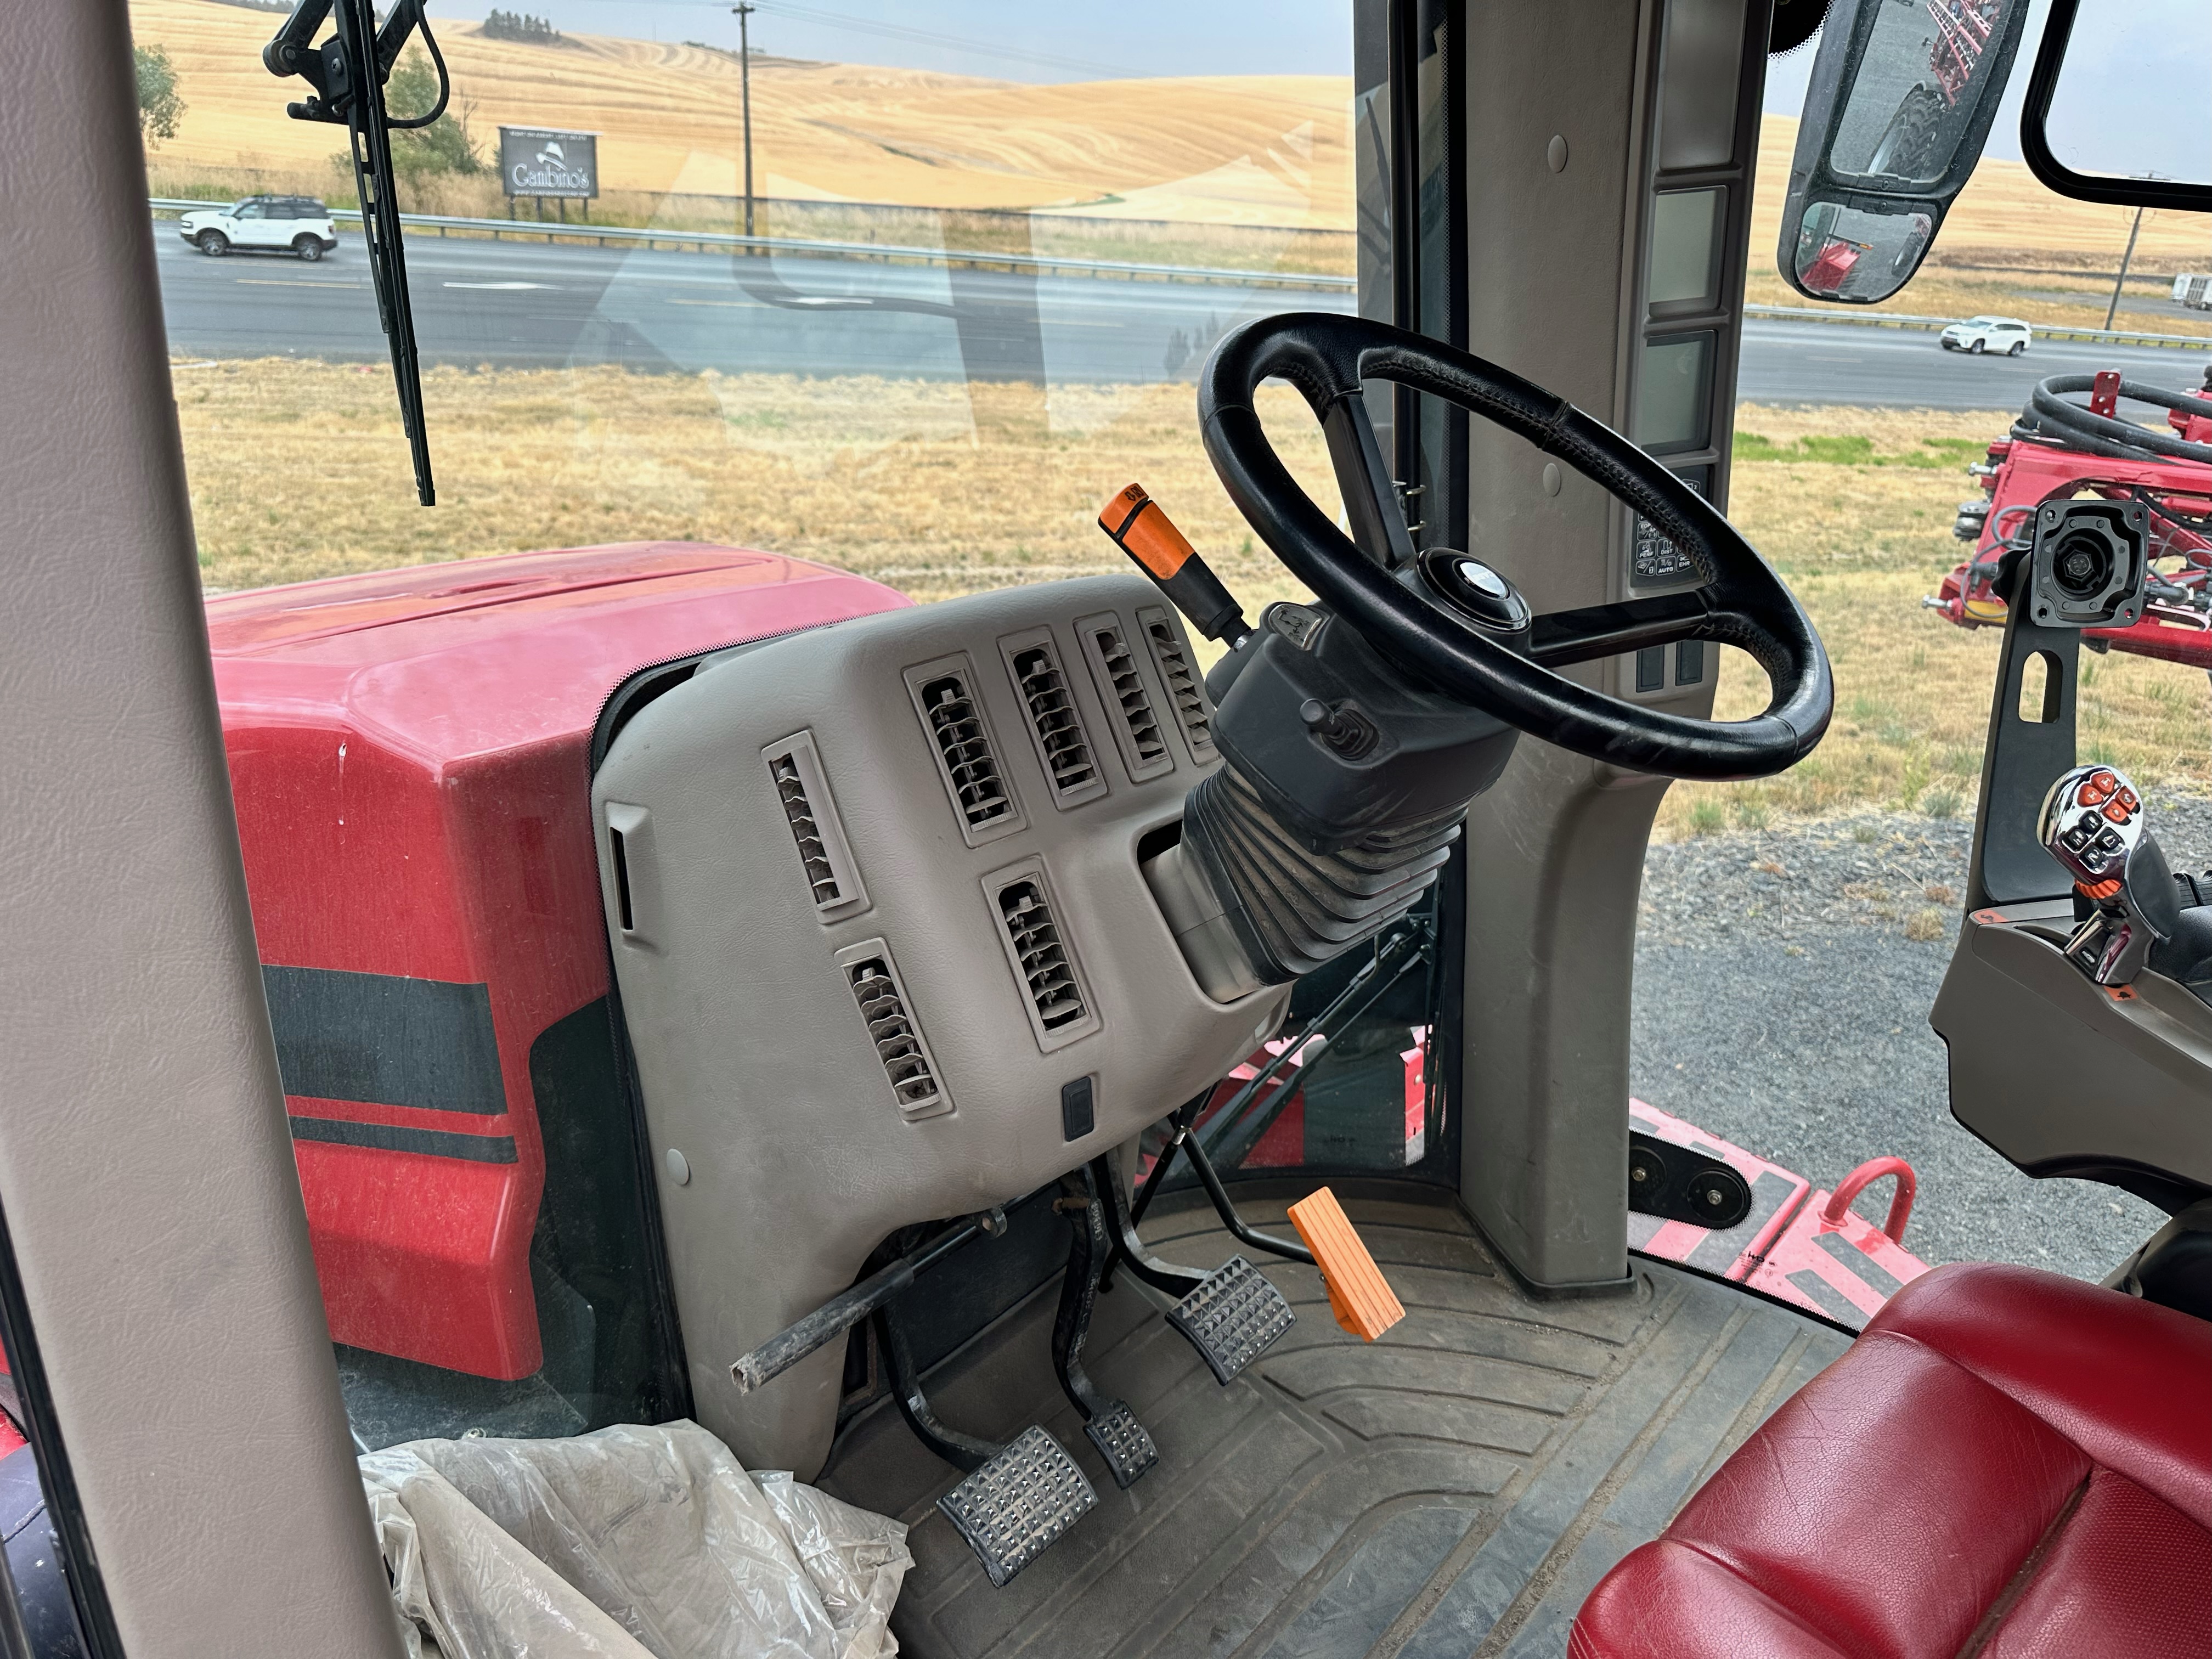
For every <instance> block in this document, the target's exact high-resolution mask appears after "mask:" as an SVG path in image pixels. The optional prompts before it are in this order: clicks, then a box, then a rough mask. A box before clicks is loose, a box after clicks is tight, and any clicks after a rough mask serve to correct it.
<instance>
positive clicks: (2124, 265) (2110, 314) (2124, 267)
mask: <svg viewBox="0 0 2212 1659" xmlns="http://www.w3.org/2000/svg"><path fill="white" fill-rule="evenodd" d="M2158 176H2159V175H2158V174H2157V173H2138V174H2137V175H2136V177H2138V178H2142V179H2156V178H2157V177H2158ZM2142 216H2143V210H2142V209H2141V208H2137V209H2136V222H2135V223H2134V224H2133V225H2132V226H2130V228H2129V230H2128V251H2127V252H2124V253H2123V254H2122V255H2120V280H2119V281H2118V282H2117V283H2113V284H2112V304H2110V305H2108V306H2106V307H2105V331H2106V333H2108V334H2109V333H2110V332H2112V319H2113V318H2115V317H2117V316H2118V315H2119V314H2120V289H2122V288H2123V287H2124V286H2125V284H2126V283H2127V280H2128V266H2129V265H2130V264H2133V263H2134V260H2135V257H2136V237H2137V236H2140V235H2141V234H2142Z"/></svg>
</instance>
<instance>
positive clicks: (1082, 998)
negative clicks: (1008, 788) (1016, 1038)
mask: <svg viewBox="0 0 2212 1659" xmlns="http://www.w3.org/2000/svg"><path fill="white" fill-rule="evenodd" d="M983 890H984V891H985V892H987V893H988V894H989V895H990V898H991V908H993V909H994V911H996V912H997V914H998V919H999V930H1000V932H999V937H1000V941H1001V943H1003V944H1004V945H1006V961H1007V963H1009V964H1010V965H1011V966H1012V969H1013V970H1014V977H1015V978H1016V979H1017V980H1018V981H1020V982H1021V985H1022V988H1023V990H1024V993H1025V994H1026V996H1027V1000H1028V1007H1029V1015H1030V1030H1032V1031H1034V1032H1035V1033H1036V1040H1037V1046H1038V1047H1039V1048H1043V1049H1045V1050H1047V1051H1050V1050H1052V1049H1054V1048H1060V1047H1061V1046H1062V1045H1063V1044H1066V1043H1069V1042H1074V1041H1075V1039H1076V1038H1078V1037H1080V1036H1089V1035H1090V1034H1091V1032H1093V1031H1095V1030H1097V1029H1098V1018H1097V1015H1096V1014H1095V1013H1094V1012H1092V1011H1091V999H1090V997H1089V995H1088V994H1086V993H1085V990H1084V987H1083V978H1082V975H1081V974H1080V973H1079V972H1078V970H1077V968H1076V963H1075V951H1074V948H1073V945H1071V944H1070V942H1069V940H1068V939H1067V936H1066V934H1064V933H1061V932H1060V922H1059V920H1058V916H1057V914H1056V910H1055V907H1054V903H1053V899H1052V893H1051V889H1050V887H1049V885H1048V883H1047V881H1046V878H1045V872H1044V864H1043V861H1042V860H1039V859H1024V860H1023V861H1022V862H1021V863H1019V864H1017V865H1014V866H1011V867H1010V868H1007V869H1005V870H1000V871H995V872H993V873H992V874H990V875H988V876H986V877H985V878H983Z"/></svg>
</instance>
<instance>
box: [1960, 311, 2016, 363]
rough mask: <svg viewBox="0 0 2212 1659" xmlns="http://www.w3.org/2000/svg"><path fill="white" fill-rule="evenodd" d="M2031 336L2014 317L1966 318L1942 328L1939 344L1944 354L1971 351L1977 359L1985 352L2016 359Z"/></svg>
mask: <svg viewBox="0 0 2212 1659" xmlns="http://www.w3.org/2000/svg"><path fill="white" fill-rule="evenodd" d="M2034 337H2035V336H2034V331H2033V330H2031V329H2030V328H2029V327H2028V325H2027V324H2026V323H2023V322H2022V321H2021V320H2020V319H2019V318H2017V317H1969V318H1967V319H1966V321H1965V322H1963V323H1954V324H1952V325H1951V326H1950V327H1948V328H1947V329H1945V330H1944V331H1943V334H1942V343H1943V349H1944V350H1946V351H1971V352H1972V353H1973V354H1974V355H1975V356H1977V357H1978V356H1981V355H1982V354H1983V353H1984V352H1985V351H2002V353H2004V355H2005V356H2008V357H2017V356H2020V354H2021V352H2023V351H2025V350H2027V344H2028V342H2029V341H2030V340H2032V339H2033V338H2034Z"/></svg>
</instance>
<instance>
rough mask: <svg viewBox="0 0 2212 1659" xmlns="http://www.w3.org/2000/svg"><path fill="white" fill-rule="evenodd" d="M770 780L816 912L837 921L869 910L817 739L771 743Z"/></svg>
mask: <svg viewBox="0 0 2212 1659" xmlns="http://www.w3.org/2000/svg"><path fill="white" fill-rule="evenodd" d="M761 757H762V758H763V760H765V761H766V762H767V763H768V775H769V781H771V782H773V783H774V784H775V793H776V799H777V800H778V802H779V803H780V804H781V805H782V807H783V816H784V820H785V822H787V823H789V824H790V825H791V838H792V840H793V842H795V843H796V844H797V845H798V848H799V864H800V866H802V867H803V868H804V869H805V872H806V884H807V886H808V888H809V889H810V890H811V891H812V894H813V897H814V909H815V913H816V914H817V915H819V916H820V917H821V918H822V919H823V921H835V920H836V919H837V918H838V917H841V916H848V915H854V914H855V913H856V912H858V911H861V910H865V909H866V908H868V894H867V890H866V888H864V887H863V886H862V885H861V884H860V868H859V866H857V865H856V864H855V863H854V859H853V849H852V847H851V846H850V844H848V842H847V841H846V839H845V830H844V826H843V825H842V824H841V823H838V821H837V807H836V802H834V801H833V800H831V799H830V798H829V780H828V779H827V777H825V776H824V775H823V770H822V757H821V753H820V751H819V750H817V749H816V748H815V746H814V734H813V733H812V732H797V733H795V734H794V735H793V736H791V737H788V738H784V739H783V740H782V741H781V743H774V744H769V746H768V747H767V748H766V749H764V750H762V751H761Z"/></svg>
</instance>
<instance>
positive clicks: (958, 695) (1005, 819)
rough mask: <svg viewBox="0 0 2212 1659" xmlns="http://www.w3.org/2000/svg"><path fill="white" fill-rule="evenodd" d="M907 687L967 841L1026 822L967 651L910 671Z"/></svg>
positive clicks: (989, 836)
mask: <svg viewBox="0 0 2212 1659" xmlns="http://www.w3.org/2000/svg"><path fill="white" fill-rule="evenodd" d="M906 683H907V690H908V692H910V693H911V694H912V696H913V697H914V706H915V710H916V711H917V712H918V713H919V714H921V723H922V725H923V726H924V727H925V728H926V729H927V731H928V732H929V738H930V741H931V743H932V744H934V745H935V746H936V750H937V769H938V774H939V776H940V777H942V778H943V779H944V780H945V790H946V792H947V793H949V794H950V795H951V797H952V810H953V811H954V812H956V813H957V815H958V816H959V819H960V831H961V834H962V836H963V837H964V838H965V839H966V840H967V842H968V844H969V846H971V847H972V846H974V845H975V844H976V843H978V842H985V841H989V840H991V839H992V838H994V836H1002V835H1006V834H1009V833H1011V832H1012V831H1013V830H1016V829H1020V828H1021V827H1022V811H1021V808H1020V806H1019V805H1017V804H1016V802H1015V800H1014V794H1013V790H1012V787H1010V786H1009V784H1008V783H1007V781H1006V769H1004V768H1003V767H1001V766H1000V764H999V757H998V752H997V750H996V748H995V747H994V744H993V743H992V741H991V728H990V725H989V723H988V722H987V720H985V718H984V715H983V705H982V702H981V699H980V698H978V697H977V696H976V695H975V670H974V668H973V667H972V666H970V665H969V661H968V659H967V658H966V657H965V656H958V657H947V658H944V659H940V660H939V661H937V662H933V663H925V664H923V665H921V666H920V667H918V668H909V669H908V670H907V671H906Z"/></svg>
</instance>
